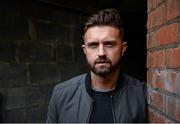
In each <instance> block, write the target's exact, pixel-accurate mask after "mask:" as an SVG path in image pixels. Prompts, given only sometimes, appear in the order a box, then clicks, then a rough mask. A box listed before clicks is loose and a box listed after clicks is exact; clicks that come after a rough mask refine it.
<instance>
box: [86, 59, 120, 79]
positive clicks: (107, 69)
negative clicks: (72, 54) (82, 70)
mask: <svg viewBox="0 0 180 124" xmlns="http://www.w3.org/2000/svg"><path fill="white" fill-rule="evenodd" d="M102 63H103V64H105V66H104V65H102V66H98V64H102ZM88 65H89V67H90V69H91V71H92V72H94V73H95V74H96V75H99V76H106V75H108V74H110V73H112V72H113V71H115V70H116V69H118V68H119V66H120V59H119V61H118V62H117V63H115V64H112V61H111V60H110V59H109V58H107V57H103V58H97V59H96V60H95V61H94V63H93V65H91V64H90V63H88Z"/></svg>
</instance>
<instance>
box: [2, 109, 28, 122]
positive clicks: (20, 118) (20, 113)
mask: <svg viewBox="0 0 180 124" xmlns="http://www.w3.org/2000/svg"><path fill="white" fill-rule="evenodd" d="M27 117H28V116H27V109H26V108H25V109H15V110H9V111H7V112H6V116H5V119H4V122H6V123H25V122H27Z"/></svg>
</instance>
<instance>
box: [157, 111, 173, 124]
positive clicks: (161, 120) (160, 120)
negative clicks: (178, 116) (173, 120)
mask: <svg viewBox="0 0 180 124" xmlns="http://www.w3.org/2000/svg"><path fill="white" fill-rule="evenodd" d="M154 122H155V123H169V122H170V120H168V119H167V118H166V117H164V116H163V115H161V114H159V113H156V114H155V119H154Z"/></svg>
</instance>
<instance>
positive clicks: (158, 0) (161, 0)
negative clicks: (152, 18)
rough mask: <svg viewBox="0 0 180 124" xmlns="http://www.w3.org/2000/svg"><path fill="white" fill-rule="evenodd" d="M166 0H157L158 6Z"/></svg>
mask: <svg viewBox="0 0 180 124" xmlns="http://www.w3.org/2000/svg"><path fill="white" fill-rule="evenodd" d="M163 2H164V0H156V6H158V5H159V4H161V3H163Z"/></svg>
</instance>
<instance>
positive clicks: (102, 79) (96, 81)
mask: <svg viewBox="0 0 180 124" xmlns="http://www.w3.org/2000/svg"><path fill="white" fill-rule="evenodd" d="M118 77H119V69H117V70H116V71H114V72H112V73H111V74H108V75H105V76H99V75H97V74H95V73H93V72H91V85H92V87H93V88H95V89H99V90H102V89H103V90H110V89H114V88H115V87H116V83H117V80H118Z"/></svg>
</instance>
